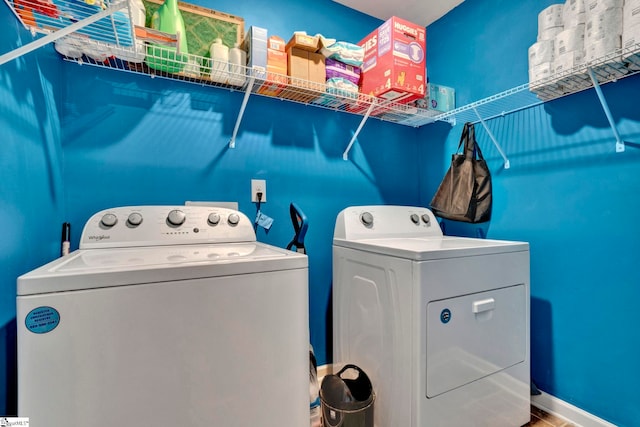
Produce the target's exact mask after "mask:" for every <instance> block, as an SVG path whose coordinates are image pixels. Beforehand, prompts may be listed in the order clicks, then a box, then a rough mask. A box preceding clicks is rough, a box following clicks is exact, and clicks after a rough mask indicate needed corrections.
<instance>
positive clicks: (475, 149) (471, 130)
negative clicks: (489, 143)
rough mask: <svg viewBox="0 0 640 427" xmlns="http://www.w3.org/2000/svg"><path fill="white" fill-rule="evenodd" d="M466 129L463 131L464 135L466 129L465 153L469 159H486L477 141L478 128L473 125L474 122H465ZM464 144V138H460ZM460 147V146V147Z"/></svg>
mask: <svg viewBox="0 0 640 427" xmlns="http://www.w3.org/2000/svg"><path fill="white" fill-rule="evenodd" d="M464 127H465V128H464V129H463V131H462V134H463V136H464V135H465V131H466V137H467V138H466V139H465V140H464V154H465V157H466V158H467V159H476V158H477V159H478V160H484V156H483V155H482V150H480V145H478V142H477V141H476V129H475V127H474V126H473V123H465V124H464ZM460 143H461V144H462V139H461V140H460ZM458 149H459V147H458Z"/></svg>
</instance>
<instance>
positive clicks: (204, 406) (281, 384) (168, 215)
mask: <svg viewBox="0 0 640 427" xmlns="http://www.w3.org/2000/svg"><path fill="white" fill-rule="evenodd" d="M17 319H18V321H17V324H18V413H19V415H20V416H21V417H28V418H29V419H30V422H31V424H32V425H38V426H48V427H105V426H189V427H198V426H199V427H212V426H225V427H229V426H237V427H248V426H258V425H259V426H263V427H264V426H273V427H275V426H288V427H300V426H302V425H308V423H309V376H308V373H309V332H308V331H309V323H308V261H307V257H306V255H303V254H300V253H296V252H292V251H287V250H284V249H280V248H277V247H273V246H269V245H266V244H262V243H259V242H256V236H255V233H254V231H253V224H252V222H251V221H250V220H249V219H248V218H247V217H246V216H245V215H243V214H242V213H241V212H238V211H235V210H231V209H225V208H215V207H202V206H136V207H118V208H114V209H108V210H105V211H102V212H99V213H97V214H96V215H94V216H92V217H91V218H90V219H89V221H88V222H87V224H86V225H85V227H84V230H83V232H82V236H81V240H80V249H78V250H76V251H74V252H72V253H70V254H69V255H66V256H64V257H62V258H59V259H57V260H55V261H53V262H51V263H49V264H47V265H45V266H43V267H40V268H38V269H36V270H34V271H31V272H29V273H27V274H25V275H23V276H21V277H19V278H18V283H17Z"/></svg>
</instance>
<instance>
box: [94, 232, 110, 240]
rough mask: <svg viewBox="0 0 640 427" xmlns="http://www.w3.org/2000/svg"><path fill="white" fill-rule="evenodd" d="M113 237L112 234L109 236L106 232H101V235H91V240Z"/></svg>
mask: <svg viewBox="0 0 640 427" xmlns="http://www.w3.org/2000/svg"><path fill="white" fill-rule="evenodd" d="M110 238H111V236H108V235H106V234H101V235H99V236H89V240H97V241H100V240H109V239H110Z"/></svg>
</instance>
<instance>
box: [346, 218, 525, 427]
mask: <svg viewBox="0 0 640 427" xmlns="http://www.w3.org/2000/svg"><path fill="white" fill-rule="evenodd" d="M333 346H334V348H333V359H334V360H333V362H334V365H337V366H338V367H339V366H340V365H343V364H347V363H353V364H356V365H357V366H359V367H360V368H362V369H363V370H364V371H365V372H366V373H367V374H368V375H369V378H370V379H371V381H372V384H373V387H374V391H375V394H376V398H375V403H374V420H375V426H376V427H391V426H398V427H400V426H402V427H441V426H442V427H444V426H450V427H461V426H464V427H470V426H486V427H501V426H504V427H517V426H522V425H524V424H526V423H527V422H529V418H530V415H529V414H530V400H529V399H530V382H529V381H530V372H529V369H530V368H529V367H530V362H529V245H528V243H524V242H510V241H498V240H486V239H473V238H461V237H448V236H443V235H442V232H441V229H440V227H439V224H438V222H437V221H436V218H435V217H434V215H433V213H432V212H431V211H430V210H428V209H426V208H421V207H406V206H359V207H350V208H347V209H345V210H343V211H342V212H340V214H339V215H338V217H337V219H336V224H335V232H334V239H333Z"/></svg>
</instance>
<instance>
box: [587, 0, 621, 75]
mask: <svg viewBox="0 0 640 427" xmlns="http://www.w3.org/2000/svg"><path fill="white" fill-rule="evenodd" d="M623 4H624V0H585V13H586V21H585V33H584V49H585V56H586V60H587V61H588V62H591V61H594V60H596V59H598V58H602V57H604V56H606V55H608V54H610V53H612V52H615V51H616V50H618V49H620V47H621V43H622V40H621V38H622V6H623Z"/></svg>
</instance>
